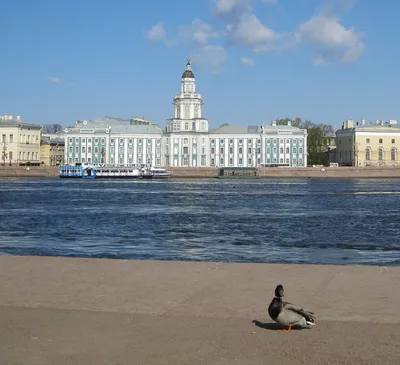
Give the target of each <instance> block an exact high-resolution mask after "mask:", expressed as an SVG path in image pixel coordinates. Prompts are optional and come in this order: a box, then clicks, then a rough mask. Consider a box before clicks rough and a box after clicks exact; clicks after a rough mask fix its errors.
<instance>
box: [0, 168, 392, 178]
mask: <svg viewBox="0 0 400 365" xmlns="http://www.w3.org/2000/svg"><path fill="white" fill-rule="evenodd" d="M168 171H169V172H170V174H171V176H172V177H173V178H212V177H215V176H217V175H218V171H219V169H217V168H211V167H170V168H168ZM257 175H258V177H260V178H340V179H351V178H355V179H359V178H400V167H363V168H359V167H330V168H329V167H324V168H312V167H307V168H259V169H258V171H257ZM1 177H46V178H48V177H54V178H56V177H58V168H57V167H43V166H40V167H36V166H32V167H29V168H27V167H24V166H0V178H1Z"/></svg>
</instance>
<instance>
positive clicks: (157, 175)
mask: <svg viewBox="0 0 400 365" xmlns="http://www.w3.org/2000/svg"><path fill="white" fill-rule="evenodd" d="M142 173H143V179H166V178H168V177H170V176H171V175H170V174H169V173H168V171H167V170H166V169H161V168H157V167H156V168H154V167H150V168H143V169H142Z"/></svg>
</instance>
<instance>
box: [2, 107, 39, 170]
mask: <svg viewBox="0 0 400 365" xmlns="http://www.w3.org/2000/svg"><path fill="white" fill-rule="evenodd" d="M41 129H42V127H41V126H40V125H37V124H30V123H25V122H23V121H22V120H21V117H19V116H17V117H16V118H14V117H13V116H12V115H1V116H0V136H1V139H0V148H1V162H2V163H10V164H14V163H17V164H19V165H39V164H40V160H39V158H40V135H41Z"/></svg>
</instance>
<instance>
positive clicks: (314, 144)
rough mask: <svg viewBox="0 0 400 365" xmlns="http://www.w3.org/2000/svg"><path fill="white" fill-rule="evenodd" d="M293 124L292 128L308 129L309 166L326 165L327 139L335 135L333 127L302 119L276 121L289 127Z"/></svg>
mask: <svg viewBox="0 0 400 365" xmlns="http://www.w3.org/2000/svg"><path fill="white" fill-rule="evenodd" d="M289 121H290V122H291V124H292V126H294V127H298V128H301V129H307V133H308V138H307V153H308V164H309V165H322V164H325V162H326V158H325V153H324V152H325V138H326V137H328V136H330V135H332V134H334V133H335V130H334V128H333V126H331V125H329V124H323V123H320V124H315V123H313V122H311V121H310V120H305V121H303V120H302V119H301V118H295V119H290V118H284V119H279V120H277V121H276V124H277V125H287V124H288V122H289Z"/></svg>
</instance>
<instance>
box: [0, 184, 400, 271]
mask: <svg viewBox="0 0 400 365" xmlns="http://www.w3.org/2000/svg"><path fill="white" fill-rule="evenodd" d="M0 254H3V255H4V254H13V255H46V256H69V257H96V258H120V259H156V260H195V261H224V262H268V263H313V264H361V265H364V264H368V265H393V266H400V181H399V180H396V179H393V180H391V179H365V180H363V179H359V180H332V179H326V180H325V179H323V180H319V179H315V180H314V179H294V180H293V179H286V180H279V179H276V180H269V179H266V180H263V179H260V180H236V181H226V180H218V179H193V180H192V179H182V180H178V179H171V180H158V181H134V180H130V181H129V180H81V179H77V180H74V179H72V180H67V179H21V178H20V179H17V178H15V179H14V178H6V179H4V178H3V179H0Z"/></svg>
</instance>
